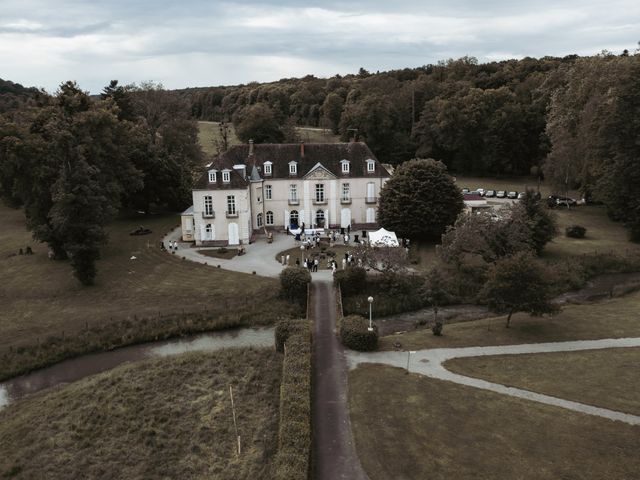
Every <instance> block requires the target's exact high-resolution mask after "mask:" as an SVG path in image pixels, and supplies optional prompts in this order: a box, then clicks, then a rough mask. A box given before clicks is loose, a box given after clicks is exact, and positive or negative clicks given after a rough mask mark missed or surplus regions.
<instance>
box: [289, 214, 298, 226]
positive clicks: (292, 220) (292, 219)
mask: <svg viewBox="0 0 640 480" xmlns="http://www.w3.org/2000/svg"><path fill="white" fill-rule="evenodd" d="M298 218H299V217H298V211H297V210H293V211H292V212H291V213H290V214H289V224H290V225H291V228H298Z"/></svg>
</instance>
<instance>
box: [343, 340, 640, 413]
mask: <svg viewBox="0 0 640 480" xmlns="http://www.w3.org/2000/svg"><path fill="white" fill-rule="evenodd" d="M629 347H640V338H618V339H613V338H607V339H602V340H581V341H575V342H554V343H532V344H525V345H506V346H495V347H466V348H435V349H427V350H417V351H415V352H412V353H411V355H409V353H408V352H372V353H363V352H353V351H349V352H348V353H347V357H348V361H349V367H350V368H351V369H353V368H356V367H357V366H358V365H359V364H361V363H382V364H386V365H391V366H394V367H400V368H408V369H409V371H411V372H412V373H418V374H420V375H424V376H427V377H431V378H437V379H440V380H447V381H449V382H454V383H459V384H461V385H466V386H469V387H475V388H481V389H483V390H490V391H493V392H497V393H501V394H504V395H510V396H512V397H518V398H523V399H526V400H531V401H534V402H540V403H545V404H547V405H553V406H556V407H561V408H566V409H568V410H573V411H576V412H580V413H586V414H588V415H596V416H599V417H604V418H608V419H610V420H617V421H620V422H624V423H628V424H630V425H640V416H637V415H631V414H628V413H622V412H617V411H614V410H608V409H606V408H599V407H594V406H592V405H586V404H583V403H578V402H573V401H570V400H564V399H561V398H557V397H553V396H550V395H543V394H540V393H535V392H531V391H529V390H522V389H519V388H513V387H507V386H505V385H501V384H498V383H492V382H488V381H486V380H480V379H478V378H473V377H467V376H464V375H459V374H456V373H453V372H450V371H449V370H447V369H446V368H445V367H444V366H443V365H442V364H443V363H444V362H445V361H447V360H450V359H453V358H462V357H479V356H486V355H518V354H524V353H552V352H574V351H580V350H595V349H603V348H629Z"/></svg>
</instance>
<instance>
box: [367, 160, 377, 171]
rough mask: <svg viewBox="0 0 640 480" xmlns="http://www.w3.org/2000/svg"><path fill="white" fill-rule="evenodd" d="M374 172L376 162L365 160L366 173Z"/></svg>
mask: <svg viewBox="0 0 640 480" xmlns="http://www.w3.org/2000/svg"><path fill="white" fill-rule="evenodd" d="M375 171H376V162H374V161H373V160H367V172H375Z"/></svg>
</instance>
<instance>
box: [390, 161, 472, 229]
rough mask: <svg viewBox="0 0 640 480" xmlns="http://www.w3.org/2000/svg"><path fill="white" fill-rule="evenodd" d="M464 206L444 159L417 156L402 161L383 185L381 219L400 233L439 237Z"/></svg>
mask: <svg viewBox="0 0 640 480" xmlns="http://www.w3.org/2000/svg"><path fill="white" fill-rule="evenodd" d="M463 206H464V203H463V201H462V193H461V191H460V189H459V188H458V187H457V186H456V184H455V182H454V181H453V178H452V177H451V176H450V175H449V174H448V173H447V167H445V166H444V164H443V163H442V162H438V161H436V160H433V159H431V158H429V159H414V160H410V161H408V162H405V163H403V164H402V165H400V166H399V167H398V168H397V169H396V171H395V172H394V174H393V176H392V177H391V178H390V179H389V181H388V182H387V183H386V184H385V186H384V187H383V188H382V191H381V192H380V209H379V211H378V221H379V222H380V225H382V226H383V227H384V228H386V229H387V230H392V231H394V232H396V234H397V235H398V236H400V237H404V238H410V239H412V240H422V239H439V238H440V236H441V235H442V234H443V233H444V231H445V229H446V228H447V226H449V225H452V224H453V222H455V220H456V218H457V217H458V214H460V212H461V211H462V208H463Z"/></svg>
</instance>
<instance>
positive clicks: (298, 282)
mask: <svg viewBox="0 0 640 480" xmlns="http://www.w3.org/2000/svg"><path fill="white" fill-rule="evenodd" d="M309 283H311V273H309V270H307V269H306V268H303V267H297V266H296V267H287V268H285V269H284V270H282V272H280V286H281V287H282V296H283V297H284V298H286V299H287V300H289V301H292V302H301V303H306V301H307V285H308V284H309Z"/></svg>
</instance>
